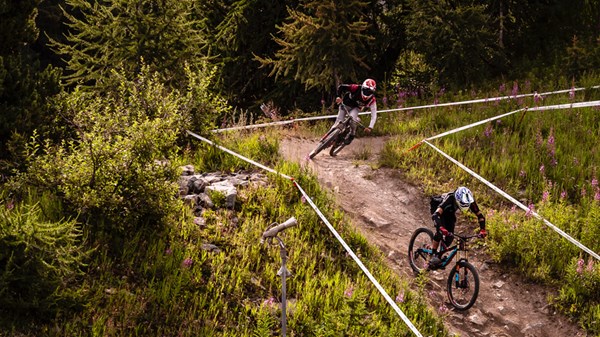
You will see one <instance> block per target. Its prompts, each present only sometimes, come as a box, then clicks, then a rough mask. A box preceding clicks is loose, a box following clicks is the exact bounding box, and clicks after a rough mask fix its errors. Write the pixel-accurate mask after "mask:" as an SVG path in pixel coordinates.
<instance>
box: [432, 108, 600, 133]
mask: <svg viewBox="0 0 600 337" xmlns="http://www.w3.org/2000/svg"><path fill="white" fill-rule="evenodd" d="M599 105H600V101H590V102H580V103H570V104H559V105H548V106H540V107H533V108H523V109H519V110H515V111H511V112H507V113H505V114H502V115H498V116H495V117H491V118H488V119H484V120H481V121H479V122H475V123H473V124H469V125H465V126H461V127H460V128H456V129H453V130H450V131H446V132H444V133H440V134H439V135H436V136H433V137H429V138H427V140H432V139H436V138H441V137H444V136H447V135H449V134H453V133H456V132H459V131H463V130H466V129H470V128H472V127H474V126H477V125H481V124H485V123H488V122H491V121H493V120H496V119H500V118H504V117H506V116H510V115H512V114H515V113H517V112H521V111H543V110H557V109H570V108H589V107H593V106H599Z"/></svg>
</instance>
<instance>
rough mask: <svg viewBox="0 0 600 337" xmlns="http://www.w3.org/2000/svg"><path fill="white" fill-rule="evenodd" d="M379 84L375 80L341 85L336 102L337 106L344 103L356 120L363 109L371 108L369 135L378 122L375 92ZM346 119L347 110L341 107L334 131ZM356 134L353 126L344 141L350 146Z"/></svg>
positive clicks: (367, 129)
mask: <svg viewBox="0 0 600 337" xmlns="http://www.w3.org/2000/svg"><path fill="white" fill-rule="evenodd" d="M376 89H377V83H375V80H373V79H370V78H368V79H366V80H364V82H363V83H362V84H340V85H339V86H338V88H337V94H338V97H336V99H335V102H336V103H337V104H340V103H342V102H343V103H344V105H345V106H346V109H348V113H349V114H350V115H351V116H352V118H354V119H355V120H356V119H357V118H358V113H359V111H360V110H361V109H362V108H365V107H369V108H371V122H370V123H369V127H367V128H365V130H364V131H365V132H367V133H369V132H371V130H372V129H373V127H374V126H375V121H376V120H377V102H376V100H375V90H376ZM345 117H346V110H345V109H344V108H343V107H342V106H341V105H340V108H339V112H338V116H337V119H336V120H335V124H333V126H332V127H331V128H332V129H333V128H334V127H335V126H336V125H337V124H338V123H340V122H341V121H343V120H344V118H345ZM355 134H356V124H353V125H352V130H351V131H350V133H349V134H348V136H347V137H346V139H345V140H344V143H345V144H346V145H348V144H350V143H351V142H352V140H353V139H354V135H355Z"/></svg>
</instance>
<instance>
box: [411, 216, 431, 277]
mask: <svg viewBox="0 0 600 337" xmlns="http://www.w3.org/2000/svg"><path fill="white" fill-rule="evenodd" d="M432 240H433V232H432V231H431V230H430V229H429V228H425V227H423V228H419V229H417V230H416V231H415V232H414V233H413V235H412V237H411V238H410V242H409V243H408V262H409V264H410V267H411V268H412V270H413V271H414V272H415V273H417V274H418V273H420V272H422V271H425V270H427V267H428V266H429V260H431V257H432V254H431V253H432V248H431V242H432Z"/></svg>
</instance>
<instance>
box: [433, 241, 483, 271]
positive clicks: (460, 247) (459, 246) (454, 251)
mask: <svg viewBox="0 0 600 337" xmlns="http://www.w3.org/2000/svg"><path fill="white" fill-rule="evenodd" d="M455 236H456V238H457V239H458V243H456V244H455V245H453V246H450V247H447V246H446V244H445V243H444V240H443V239H442V240H440V247H441V250H440V251H439V254H440V255H443V254H446V253H448V252H449V254H448V256H446V257H445V258H443V259H442V264H441V268H445V267H446V266H447V265H448V264H450V262H452V260H453V259H454V257H455V256H456V255H458V252H459V251H461V252H463V253H464V255H463V256H461V258H460V259H459V260H458V261H456V263H459V262H460V261H469V259H468V257H467V249H466V248H465V243H466V242H467V240H468V239H471V238H474V237H477V235H473V236H462V235H455ZM422 251H423V252H425V253H428V254H433V249H422Z"/></svg>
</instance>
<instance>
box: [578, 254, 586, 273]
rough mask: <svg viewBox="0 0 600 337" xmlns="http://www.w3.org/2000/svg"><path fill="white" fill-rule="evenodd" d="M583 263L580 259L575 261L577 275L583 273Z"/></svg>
mask: <svg viewBox="0 0 600 337" xmlns="http://www.w3.org/2000/svg"><path fill="white" fill-rule="evenodd" d="M584 263H585V262H584V261H583V259H582V258H579V260H577V274H581V273H583V265H584Z"/></svg>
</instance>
